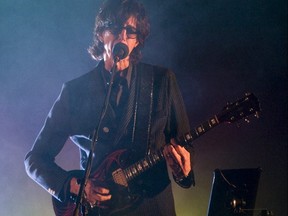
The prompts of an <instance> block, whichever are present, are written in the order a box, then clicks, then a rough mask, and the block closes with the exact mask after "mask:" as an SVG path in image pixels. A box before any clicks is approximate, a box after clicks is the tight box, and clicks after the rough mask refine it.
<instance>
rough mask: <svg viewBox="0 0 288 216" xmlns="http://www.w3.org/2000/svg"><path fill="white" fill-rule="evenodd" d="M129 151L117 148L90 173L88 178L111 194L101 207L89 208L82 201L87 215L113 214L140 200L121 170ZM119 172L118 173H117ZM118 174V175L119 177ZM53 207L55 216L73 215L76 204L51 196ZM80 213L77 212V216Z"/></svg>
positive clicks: (136, 191)
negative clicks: (109, 198)
mask: <svg viewBox="0 0 288 216" xmlns="http://www.w3.org/2000/svg"><path fill="white" fill-rule="evenodd" d="M130 156H131V154H129V151H127V150H124V149H121V150H117V151H115V152H113V153H111V154H110V155H108V157H106V159H105V160H104V161H103V162H102V163H101V164H100V166H99V167H98V168H97V170H96V171H95V172H93V173H92V174H91V177H90V179H91V180H92V181H93V182H94V183H95V185H100V186H103V187H106V188H108V189H109V190H110V193H111V195H112V198H111V200H108V201H105V202H102V203H101V207H97V206H96V207H93V208H91V207H90V205H89V203H87V202H86V203H83V204H84V205H85V208H86V210H87V211H88V214H87V215H88V216H98V215H101V216H102V215H103V216H115V215H119V214H121V213H125V211H127V210H129V209H131V208H132V207H133V206H135V205H137V203H139V202H140V201H141V195H140V193H138V192H139V191H138V190H137V187H136V186H133V185H132V182H130V183H131V184H129V185H128V182H127V180H126V178H125V176H123V175H122V174H123V173H122V170H123V169H124V168H125V167H126V166H127V165H129V164H124V162H123V161H125V162H126V163H128V161H130ZM117 173H120V175H117ZM117 176H118V177H117ZM119 176H120V177H119ZM53 207H54V212H55V215H56V216H73V211H74V209H75V207H76V204H75V203H74V202H73V201H72V200H67V201H66V202H60V201H58V200H56V199H55V198H53ZM80 215H82V214H80V213H79V216H80Z"/></svg>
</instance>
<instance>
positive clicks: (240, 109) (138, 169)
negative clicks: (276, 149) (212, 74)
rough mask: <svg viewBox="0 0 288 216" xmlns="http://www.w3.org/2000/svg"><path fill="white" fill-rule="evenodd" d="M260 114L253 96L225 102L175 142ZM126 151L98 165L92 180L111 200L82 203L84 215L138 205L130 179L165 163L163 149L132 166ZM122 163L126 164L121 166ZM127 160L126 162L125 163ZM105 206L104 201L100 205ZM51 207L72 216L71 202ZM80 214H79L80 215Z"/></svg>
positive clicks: (58, 213) (188, 141) (183, 142)
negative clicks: (108, 194)
mask: <svg viewBox="0 0 288 216" xmlns="http://www.w3.org/2000/svg"><path fill="white" fill-rule="evenodd" d="M259 112H260V106H259V101H258V99H257V98H256V97H255V95H254V94H252V93H246V94H245V97H243V98H241V99H239V100H237V101H236V102H234V103H227V105H226V106H225V107H224V108H223V110H222V111H221V112H220V113H219V114H218V115H214V116H213V117H211V118H210V119H209V120H208V121H206V122H204V123H202V124H201V125H199V126H198V127H196V128H194V129H193V130H191V131H189V132H187V133H186V134H184V135H183V136H181V137H178V141H179V143H180V144H181V145H182V146H185V145H188V144H191V141H193V140H195V139H196V138H198V137H200V136H201V135H203V134H204V133H206V132H207V131H209V130H210V129H212V128H214V127H215V126H217V125H219V124H220V123H225V122H228V123H233V122H236V121H238V120H240V119H245V120H246V121H248V119H247V117H248V116H249V115H252V114H254V115H255V116H256V117H257V118H258V117H259V116H258V114H259ZM129 155H130V154H129V151H128V150H126V149H120V150H117V151H115V152H113V153H111V154H110V155H108V157H106V158H105V160H104V161H103V162H102V163H101V164H100V166H99V167H98V168H97V170H96V171H95V172H94V173H92V174H91V180H92V181H95V182H98V183H100V184H102V185H103V186H107V187H108V188H109V189H110V192H111V194H112V198H111V200H109V201H105V206H104V207H101V208H100V207H97V206H96V207H93V206H90V204H89V203H87V202H85V200H84V201H83V203H82V205H85V209H86V211H87V212H88V214H87V215H91V216H97V215H101V216H102V215H103V216H113V215H119V214H120V213H123V212H125V211H126V210H129V209H130V208H133V207H134V206H137V203H139V202H141V193H138V192H139V191H137V189H135V188H134V186H133V180H135V179H136V178H139V177H141V174H142V173H144V172H146V171H148V170H149V169H151V168H152V167H154V166H155V165H156V164H158V163H159V162H161V161H162V160H164V155H163V149H159V150H158V151H156V152H154V153H151V154H149V155H147V156H146V157H145V158H143V159H141V160H139V161H136V162H134V163H132V164H128V165H127V164H126V163H127V158H129ZM124 161H125V163H124ZM128 161H129V160H128ZM103 203H104V202H103ZM53 207H54V211H55V214H56V216H72V215H73V211H74V208H75V203H74V202H73V201H72V200H71V201H70V200H68V201H66V202H62V203H61V202H59V201H56V200H53ZM79 215H81V214H80V213H79Z"/></svg>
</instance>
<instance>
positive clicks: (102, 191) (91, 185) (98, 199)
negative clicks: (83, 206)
mask: <svg viewBox="0 0 288 216" xmlns="http://www.w3.org/2000/svg"><path fill="white" fill-rule="evenodd" d="M79 189H80V185H79V184H78V182H77V179H76V178H72V179H71V181H70V192H71V193H73V194H75V195H78V193H79ZM84 198H85V200H86V201H87V202H88V203H89V204H90V205H91V207H95V206H98V207H105V206H104V205H103V204H104V203H103V202H105V201H107V200H110V199H111V194H110V191H109V189H107V188H105V187H102V186H99V185H97V184H96V183H95V182H93V181H91V180H90V179H88V181H87V184H86V186H85V191H84Z"/></svg>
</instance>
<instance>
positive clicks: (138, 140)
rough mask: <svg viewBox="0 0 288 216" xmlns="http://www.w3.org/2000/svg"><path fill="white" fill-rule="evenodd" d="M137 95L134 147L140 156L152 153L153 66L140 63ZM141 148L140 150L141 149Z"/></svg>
mask: <svg viewBox="0 0 288 216" xmlns="http://www.w3.org/2000/svg"><path fill="white" fill-rule="evenodd" d="M137 82H138V85H137V87H138V88H137V96H136V102H135V110H134V115H133V116H134V121H133V133H132V145H133V146H132V149H137V152H139V155H138V156H139V157H141V158H142V157H143V156H145V155H147V154H149V153H150V131H151V120H152V108H153V96H154V73H153V66H151V65H144V64H142V65H139V67H138V68H137ZM139 149H140V150H139Z"/></svg>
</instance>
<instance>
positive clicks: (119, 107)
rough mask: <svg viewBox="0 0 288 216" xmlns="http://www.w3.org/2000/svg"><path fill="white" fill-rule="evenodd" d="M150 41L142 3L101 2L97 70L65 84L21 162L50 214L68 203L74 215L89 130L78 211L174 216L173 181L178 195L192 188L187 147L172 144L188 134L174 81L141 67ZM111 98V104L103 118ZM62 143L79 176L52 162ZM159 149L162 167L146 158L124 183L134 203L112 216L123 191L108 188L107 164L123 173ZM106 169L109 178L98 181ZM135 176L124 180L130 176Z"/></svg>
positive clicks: (96, 40)
mask: <svg viewBox="0 0 288 216" xmlns="http://www.w3.org/2000/svg"><path fill="white" fill-rule="evenodd" d="M148 34H149V23H148V18H147V15H146V12H145V9H144V7H143V5H142V4H141V3H139V2H137V1H136V0H108V1H105V2H104V3H103V5H102V7H101V9H100V10H99V13H98V15H97V17H96V24H95V30H94V43H93V45H92V46H91V47H90V49H89V52H90V54H91V56H92V57H93V58H94V59H96V60H97V61H98V64H97V66H96V68H95V69H93V70H92V71H91V72H89V73H86V74H84V75H82V76H81V77H79V78H76V79H74V80H72V81H69V82H66V83H65V84H64V85H63V88H62V91H61V93H60V95H59V97H58V98H57V100H56V101H55V103H54V105H53V107H52V108H51V110H50V112H49V114H48V116H47V118H46V121H45V123H44V126H43V127H42V129H41V131H40V133H39V135H38V137H37V138H36V140H35V143H34V145H33V147H32V149H31V151H29V152H28V154H27V155H26V158H25V166H26V171H27V173H28V175H29V176H30V177H31V178H32V179H33V180H34V181H36V182H37V183H38V184H39V185H40V186H42V187H43V188H44V189H45V190H46V191H48V192H49V193H50V194H51V195H52V196H53V204H54V209H55V213H56V214H58V215H64V213H63V212H61V210H59V208H58V207H59V206H61V204H64V203H69V205H68V206H70V207H71V208H72V212H73V208H74V207H75V205H74V202H75V198H77V195H78V193H79V189H80V185H81V183H83V177H84V169H85V168H86V166H87V160H88V155H89V151H90V148H91V143H92V141H93V140H95V131H98V132H97V133H96V134H97V135H96V136H97V139H96V141H97V142H96V144H95V149H94V153H93V160H92V168H91V174H90V177H89V178H88V180H87V182H86V185H85V188H84V193H83V194H84V196H83V202H82V204H83V206H85V205H84V204H89V205H86V210H87V209H88V207H89V211H88V214H89V215H98V214H99V215H105V212H110V213H111V212H115V215H137V216H139V215H149V216H150V215H157V216H158V215H165V216H173V215H176V213H175V207H174V200H173V195H172V189H171V180H172V181H176V183H177V184H178V185H180V186H181V187H184V188H189V187H190V186H191V185H192V184H194V175H193V170H192V162H191V161H192V148H191V147H189V146H185V147H183V144H184V143H182V142H181V143H180V140H181V139H178V138H179V137H181V136H182V135H183V134H185V133H186V132H188V131H189V130H190V128H189V123H188V118H187V114H186V111H185V107H184V103H183V99H182V97H181V94H180V91H179V88H178V86H177V82H176V79H175V76H174V74H173V72H171V71H170V70H168V69H166V68H162V67H159V66H153V65H149V64H145V63H141V62H140V58H141V53H140V50H141V48H142V47H143V45H144V42H145V39H146V38H147V36H148ZM115 50H116V51H115ZM125 55H127V56H125ZM113 66H115V67H113ZM111 80H113V82H112V81H111ZM123 83H124V84H123ZM109 89H110V90H109ZM109 91H110V93H109V102H108V104H107V107H106V109H105V111H104V115H103V118H101V117H100V116H101V113H103V107H104V104H105V96H106V95H107V94H108V93H107V92H109ZM100 118H101V120H100ZM97 129H98V130H97ZM67 139H71V140H72V141H73V142H74V143H75V144H76V145H77V146H78V147H79V149H80V165H81V167H80V169H79V170H70V171H67V170H64V169H63V168H61V167H60V166H59V165H58V164H56V163H55V157H56V156H57V155H58V154H59V152H60V151H61V150H62V148H63V146H64V144H65V142H66V141H67ZM180 144H181V145H180ZM161 148H163V154H164V157H165V158H164V160H160V161H158V162H157V163H156V164H155V165H153V163H154V161H153V160H154V159H155V158H154V157H152V162H151V160H150V161H149V160H148V161H146V162H147V163H146V165H147V164H148V165H149V169H147V170H145V171H144V172H143V173H141V174H139V176H136V177H135V179H133V180H132V181H129V182H128V189H127V191H128V193H130V192H131V194H133V196H134V194H137V196H136V198H137V199H135V200H136V201H135V202H131V203H132V204H131V206H130V205H129V208H126V207H125V209H124V210H123V208H122V207H121V205H120V207H119V209H117V208H118V205H117V204H115V203H114V202H116V199H115V200H113V198H115V197H118V196H119V194H120V195H121V191H118V190H117V187H115V185H114V184H113V183H112V184H111V179H110V177H111V175H112V174H111V173H112V172H113V171H115V170H116V169H117V168H113V169H114V170H113V169H112V168H111V167H110V164H109V162H110V161H113V160H114V161H117V159H118V158H121V165H122V164H127V167H128V165H130V164H133V162H135V161H137V160H141V159H143V158H145V157H146V156H147V155H148V156H149V155H153V153H154V152H155V151H156V150H159V149H161ZM123 149H124V150H125V151H122V150H123ZM119 150H120V151H119ZM128 150H129V151H128ZM160 151H161V150H160ZM123 152H124V153H123ZM122 153H123V154H122ZM123 158H124V159H123ZM103 164H105V165H104V166H103ZM141 165H142V167H140V168H139V166H137V169H136V171H141V170H142V171H143V170H144V168H145V167H146V165H145V163H144V162H142V163H141ZM150 165H151V167H150ZM152 165H153V166H152ZM111 166H112V165H111ZM109 168H111V169H112V170H111V173H110V172H108V173H110V174H102V173H103V172H106V171H107V169H109ZM124 168H126V167H123V169H124ZM169 170H171V171H172V175H171V176H173V179H171V180H170V179H169V175H168V171H169ZM134 171H135V170H134ZM134 171H133V170H132V171H131V173H129V172H128V173H126V175H127V176H128V177H129V176H132V177H134V175H135V173H134ZM107 175H108V177H107ZM127 176H126V177H127ZM122 186H123V185H122ZM122 186H121V187H122ZM124 188H127V186H124ZM125 194H126V193H125ZM120 200H124V198H123V199H122V198H120ZM133 201H134V200H133ZM71 203H72V204H73V205H70V204H71ZM57 211H58V213H57ZM59 212H60V213H59ZM65 215H66V214H65ZM71 215H72V214H71ZM107 215H109V214H107ZM111 215H112V214H111Z"/></svg>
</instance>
